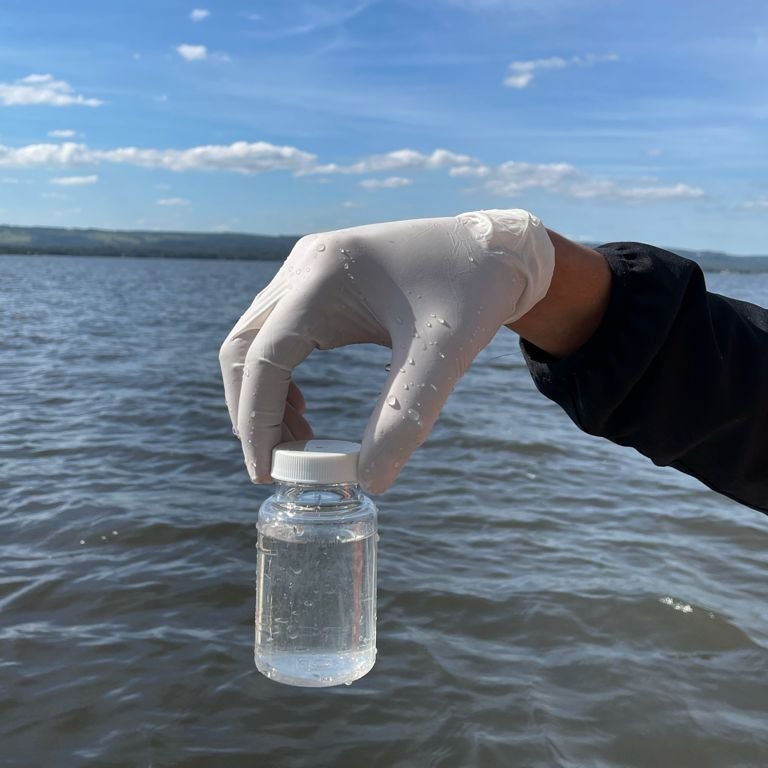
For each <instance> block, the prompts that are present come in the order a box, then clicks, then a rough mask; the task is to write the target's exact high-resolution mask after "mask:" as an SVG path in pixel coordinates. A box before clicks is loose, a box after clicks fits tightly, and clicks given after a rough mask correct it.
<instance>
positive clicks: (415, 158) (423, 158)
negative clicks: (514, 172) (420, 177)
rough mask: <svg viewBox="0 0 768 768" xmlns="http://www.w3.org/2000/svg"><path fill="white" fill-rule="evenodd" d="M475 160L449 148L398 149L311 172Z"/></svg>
mask: <svg viewBox="0 0 768 768" xmlns="http://www.w3.org/2000/svg"><path fill="white" fill-rule="evenodd" d="M471 162H473V158H471V157H470V156H469V155H459V154H457V153H455V152H451V151H449V150H447V149H436V150H434V151H433V152H432V153H431V154H429V155H425V154H423V153H422V152H417V151H416V150H415V149H396V150H394V151H393V152H387V153H386V154H384V155H370V156H368V157H365V158H363V159H362V160H359V161H358V162H356V163H353V164H352V165H337V164H336V163H329V164H326V165H318V166H315V167H314V168H312V169H311V170H309V171H308V172H309V173H375V172H377V171H395V170H403V169H406V168H408V169H419V168H420V169H433V168H448V167H450V166H453V165H466V164H468V163H471Z"/></svg>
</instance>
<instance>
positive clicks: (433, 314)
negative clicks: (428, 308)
mask: <svg viewBox="0 0 768 768" xmlns="http://www.w3.org/2000/svg"><path fill="white" fill-rule="evenodd" d="M429 316H430V317H437V315H436V314H435V313H434V312H430V313H429Z"/></svg>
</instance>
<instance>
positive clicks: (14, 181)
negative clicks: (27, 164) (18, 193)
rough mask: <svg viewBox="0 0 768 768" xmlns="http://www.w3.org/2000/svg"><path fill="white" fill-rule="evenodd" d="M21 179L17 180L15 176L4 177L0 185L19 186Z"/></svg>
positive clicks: (0, 180)
mask: <svg viewBox="0 0 768 768" xmlns="http://www.w3.org/2000/svg"><path fill="white" fill-rule="evenodd" d="M18 183H19V179H17V178H16V177H15V176H3V178H2V179H0V184H18Z"/></svg>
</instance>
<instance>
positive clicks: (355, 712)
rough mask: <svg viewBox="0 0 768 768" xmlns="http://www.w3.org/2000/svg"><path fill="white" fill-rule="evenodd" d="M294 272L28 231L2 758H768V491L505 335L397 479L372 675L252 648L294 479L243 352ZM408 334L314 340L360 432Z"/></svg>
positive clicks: (746, 294) (383, 764)
mask: <svg viewBox="0 0 768 768" xmlns="http://www.w3.org/2000/svg"><path fill="white" fill-rule="evenodd" d="M276 268H277V264H275V263H243V262H214V261H210V262H208V261H161V260H131V259H125V260H119V259H85V258H82V259H81V258H69V257H50V258H49V257H26V258H25V257H0V641H1V643H2V644H1V645H0V648H2V653H1V654H0V765H3V766H35V767H39V766H56V768H68V767H69V766H81V765H82V766H85V765H88V766H213V767H215V768H219V767H224V768H227V767H229V766H233V767H235V766H237V767H239V766H267V767H268V768H282V767H283V766H284V767H285V768H305V767H306V768H320V767H322V768H324V767H325V766H330V767H333V768H360V766H366V768H392V767H397V768H438V767H439V768H453V767H456V768H491V767H496V766H498V767H499V768H502V767H503V768H516V767H518V766H520V767H525V768H530V767H532V766H535V767H538V766H573V767H574V768H585V767H587V766H588V767H590V768H592V767H594V768H607V767H609V766H610V767H613V766H617V767H621V768H624V767H626V766H638V767H640V766H643V767H647V768H659V767H666V766H669V767H670V768H707V767H709V766H712V768H737V767H742V768H743V767H746V766H750V767H751V766H755V767H760V768H764V766H766V765H768V608H767V607H766V594H768V589H766V586H767V579H766V574H767V573H768V517H766V516H764V515H762V514H760V513H759V512H756V511H754V510H750V509H747V508H745V507H740V506H738V505H736V504H735V503H732V502H729V501H728V500H726V499H724V498H722V497H720V496H717V495H716V494H714V493H712V492H710V491H708V490H706V489H705V488H704V487H703V486H701V485H700V484H699V483H697V482H696V481H695V480H693V479H691V478H687V477H685V476H683V475H680V474H678V473H676V472H674V471H672V470H667V469H659V468H656V467H654V466H653V465H652V464H650V462H648V461H647V460H645V459H643V458H642V457H640V456H638V455H637V454H635V453H634V452H632V451H629V450H626V449H620V448H618V447H616V446H613V445H611V444H610V443H607V442H605V441H601V440H598V439H595V438H591V437H588V436H586V435H584V434H582V433H580V432H579V431H578V430H577V429H576V427H574V426H573V425H572V424H571V423H570V421H569V420H568V419H567V417H566V416H565V415H564V414H563V413H562V412H561V411H560V410H559V409H558V408H557V407H556V406H554V405H553V404H551V403H549V402H548V401H546V400H545V399H544V398H542V397H541V396H540V395H539V394H538V393H537V392H536V391H535V389H534V387H533V384H532V382H531V380H530V377H529V376H528V373H527V371H526V369H525V367H524V365H523V363H522V359H521V356H520V354H519V352H518V350H517V342H516V337H515V336H514V335H513V334H512V333H509V332H507V331H502V332H500V333H499V335H498V336H497V338H496V340H495V341H494V343H493V344H492V345H491V346H490V347H489V348H488V349H486V350H485V351H484V352H483V354H482V355H481V356H480V357H479V358H478V360H477V361H476V363H475V365H474V367H473V369H472V370H471V371H470V372H469V374H467V376H465V378H464V379H463V380H462V381H461V382H460V383H459V385H458V386H457V387H456V391H455V392H454V394H453V395H452V397H451V399H450V401H449V403H448V405H447V407H446V409H445V411H444V414H443V416H442V417H441V419H440V421H439V423H438V425H437V427H436V428H435V431H434V432H433V434H432V437H431V438H430V440H429V441H428V443H427V444H426V445H424V446H423V447H422V448H421V449H420V450H419V451H418V452H417V454H416V455H415V456H414V458H413V460H412V461H411V462H410V463H409V465H408V466H407V467H406V468H405V470H404V472H403V473H402V475H401V477H400V479H399V481H398V483H397V484H396V485H395V487H394V488H393V489H391V490H390V491H389V492H388V493H386V494H383V495H382V496H380V497H378V498H377V503H378V505H379V507H380V525H381V541H380V545H379V546H380V549H379V556H380V568H379V609H378V614H379V625H378V647H379V655H378V661H377V663H376V666H375V667H374V669H373V671H372V672H371V673H370V674H369V675H368V676H367V677H365V678H363V679H362V680H360V681H359V682H357V683H355V684H354V685H352V686H350V687H342V688H338V689H315V690H311V689H299V688H291V687H286V686H282V685H279V684H277V683H274V682H272V681H270V680H267V679H266V678H264V677H262V676H261V675H260V674H259V673H258V672H257V671H256V670H255V668H254V666H253V631H254V626H253V613H254V572H255V541H256V538H255V529H254V523H255V520H256V513H257V509H258V506H259V504H260V502H261V501H262V500H263V499H264V498H265V496H266V495H267V494H268V492H269V491H268V489H267V488H265V487H255V486H252V485H251V484H250V483H249V482H248V479H247V476H246V473H245V471H244V469H243V467H242V463H241V454H240V449H239V446H238V444H237V442H236V441H235V440H234V439H233V438H232V435H231V432H230V426H229V424H228V420H227V415H226V411H225V407H224V401H223V392H222V386H221V383H220V377H219V370H218V360H217V352H218V346H219V344H220V342H221V340H222V339H223V338H224V336H225V334H226V332H227V331H228V330H229V328H230V327H231V325H232V324H233V323H234V321H235V320H236V319H237V317H238V316H239V314H240V313H241V312H242V311H243V310H244V308H245V307H246V306H247V304H248V303H249V302H250V300H251V298H252V296H253V295H254V294H255V293H256V292H257V291H258V290H259V289H260V288H261V287H262V286H263V285H265V284H266V282H267V281H268V280H269V278H270V277H271V275H272V274H273V273H274V271H275V270H276ZM708 280H709V283H710V287H711V288H712V289H714V290H719V291H721V292H724V293H729V294H731V295H735V296H739V297H741V298H748V299H751V300H753V301H756V302H757V303H763V304H764V305H768V276H767V275H751V276H742V275H712V276H710V277H709V278H708ZM387 362H388V352H387V350H383V349H377V348H373V347H356V348H348V349H345V350H337V351H335V352H330V353H327V352H326V353H315V354H313V355H312V356H311V357H310V359H309V360H308V361H307V362H306V363H305V364H304V365H303V366H302V368H301V369H300V370H299V371H298V372H297V376H296V379H297V382H298V383H299V384H300V386H301V387H302V388H303V390H304V391H305V394H306V396H307V400H308V403H309V416H310V418H311V420H312V422H313V424H314V426H315V430H316V432H317V433H318V434H320V435H323V436H331V437H344V438H356V437H358V436H359V435H360V433H361V432H362V429H363V426H364V423H365V418H366V416H367V412H368V408H369V407H370V406H371V404H372V402H373V399H374V397H375V396H376V394H377V392H378V388H379V386H380V385H381V384H382V383H383V381H384V378H385V376H386V373H385V370H384V369H385V365H386V364H387Z"/></svg>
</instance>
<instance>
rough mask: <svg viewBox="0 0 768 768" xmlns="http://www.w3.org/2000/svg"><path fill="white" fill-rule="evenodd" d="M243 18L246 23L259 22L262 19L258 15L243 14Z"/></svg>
mask: <svg viewBox="0 0 768 768" xmlns="http://www.w3.org/2000/svg"><path fill="white" fill-rule="evenodd" d="M243 16H244V17H245V18H246V19H248V21H261V19H262V18H263V17H262V15H261V14H260V13H244V14H243Z"/></svg>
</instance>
